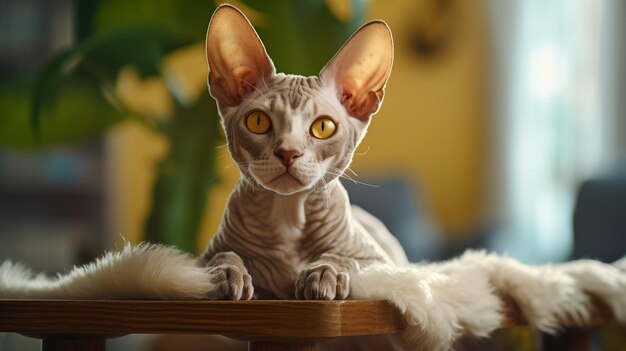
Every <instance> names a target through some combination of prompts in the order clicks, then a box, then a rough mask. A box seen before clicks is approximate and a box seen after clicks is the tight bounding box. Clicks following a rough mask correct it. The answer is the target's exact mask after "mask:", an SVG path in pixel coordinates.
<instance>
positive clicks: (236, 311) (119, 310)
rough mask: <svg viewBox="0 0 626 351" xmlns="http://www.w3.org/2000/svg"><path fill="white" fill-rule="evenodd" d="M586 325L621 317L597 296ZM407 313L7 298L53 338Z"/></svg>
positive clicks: (349, 324) (371, 326)
mask: <svg viewBox="0 0 626 351" xmlns="http://www.w3.org/2000/svg"><path fill="white" fill-rule="evenodd" d="M505 301H506V303H505V308H504V311H505V313H504V319H503V321H502V327H503V328H507V327H514V326H525V325H527V322H526V320H525V318H524V316H523V315H522V313H521V310H520V309H519V307H518V306H517V305H516V304H515V303H514V302H512V300H510V299H505ZM592 304H593V310H594V313H593V314H592V318H591V320H590V321H589V322H588V323H586V324H585V325H578V324H577V323H575V321H573V320H570V319H566V320H563V321H562V323H561V325H562V327H564V328H572V327H580V328H591V327H598V326H601V325H604V324H607V323H610V322H612V321H613V320H614V318H613V316H612V314H611V312H610V310H609V309H608V308H607V307H606V306H605V305H603V304H601V303H599V302H598V301H597V300H595V299H592ZM403 327H404V322H403V319H402V316H401V314H400V312H399V311H398V310H397V309H396V308H395V307H394V306H392V305H391V304H389V303H387V302H386V301H369V300H368V301H354V300H348V301H283V300H267V301H264V300H261V301H258V300H255V301H237V302H233V301H130V300H126V301H124V300H115V301H74V300H0V332H15V333H21V334H25V335H29V336H34V337H39V338H45V337H46V336H55V335H57V336H58V335H74V336H77V335H78V336H80V335H85V336H86V335H99V336H103V337H111V336H119V335H125V334H222V335H227V336H235V337H238V338H241V339H246V340H276V339H284V338H292V339H300V340H302V339H324V338H333V337H341V336H358V335H377V334H396V333H400V332H401V331H402V329H403Z"/></svg>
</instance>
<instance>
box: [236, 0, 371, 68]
mask: <svg viewBox="0 0 626 351" xmlns="http://www.w3.org/2000/svg"><path fill="white" fill-rule="evenodd" d="M244 2H245V3H246V4H247V5H248V6H250V7H251V8H253V9H255V10H257V11H260V12H261V13H262V14H264V17H265V18H266V19H267V20H266V21H264V23H261V24H259V25H257V26H255V28H256V29H257V31H258V32H259V36H260V37H261V39H262V40H263V43H264V44H265V47H266V49H267V51H268V53H269V55H270V57H271V58H272V60H273V61H274V64H275V65H276V68H277V70H278V71H279V72H285V73H295V74H301V75H317V74H318V73H319V72H320V70H321V69H322V67H324V65H325V64H326V63H327V62H328V61H329V60H330V59H331V58H332V57H333V55H334V54H335V52H337V50H339V48H340V47H341V45H342V44H343V43H344V42H345V41H346V40H347V39H348V38H349V37H350V35H352V33H354V31H355V30H356V29H357V28H358V27H359V25H360V24H361V22H362V21H363V18H364V11H365V1H364V0H353V1H351V6H352V16H351V17H350V19H349V20H348V21H347V22H343V21H341V20H340V19H338V18H337V17H336V16H334V15H333V14H332V13H331V11H330V9H329V8H328V6H327V4H326V2H325V1H319V0H300V1H294V0H274V1H253V0H246V1H244Z"/></svg>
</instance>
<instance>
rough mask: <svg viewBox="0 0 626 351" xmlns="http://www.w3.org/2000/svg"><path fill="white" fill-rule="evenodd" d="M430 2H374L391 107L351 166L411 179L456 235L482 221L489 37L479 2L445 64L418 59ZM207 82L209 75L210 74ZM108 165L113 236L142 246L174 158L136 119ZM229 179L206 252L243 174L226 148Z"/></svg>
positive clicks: (213, 211) (115, 133)
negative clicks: (417, 34) (386, 57)
mask: <svg viewBox="0 0 626 351" xmlns="http://www.w3.org/2000/svg"><path fill="white" fill-rule="evenodd" d="M423 3H425V2H424V1H400V0H388V1H382V0H379V1H374V2H372V3H371V13H370V17H371V18H382V19H384V20H385V21H387V22H388V23H389V25H390V27H391V28H392V31H393V33H394V40H395V48H396V56H395V65H394V70H393V72H392V76H391V79H390V81H389V84H388V88H387V91H386V95H385V102H384V104H383V107H382V109H381V111H380V112H379V114H378V115H376V117H375V118H374V121H373V122H372V125H371V127H370V130H369V133H368V135H367V136H366V138H365V139H364V141H363V144H362V145H361V147H360V150H359V152H361V153H363V152H366V154H365V155H363V156H357V157H355V160H354V166H353V167H352V168H353V169H354V170H355V171H356V172H357V173H359V175H360V176H361V178H362V177H363V176H368V175H369V176H377V175H379V174H381V173H385V174H389V173H394V174H403V175H406V176H407V177H408V178H409V179H411V180H412V181H413V182H415V184H417V187H418V188H419V189H420V194H421V196H423V197H424V198H425V200H426V203H427V204H429V205H430V206H431V212H432V213H433V214H434V215H435V216H436V218H437V219H438V220H439V221H440V222H441V224H442V229H443V230H444V231H445V232H446V233H448V235H451V236H455V235H461V234H463V233H468V232H471V231H472V230H474V229H476V228H477V227H479V226H480V225H481V224H482V209H483V200H484V189H483V179H484V168H485V156H484V154H483V149H484V145H483V140H484V137H485V128H486V126H485V121H486V118H485V117H486V116H485V115H486V104H485V94H486V73H487V70H486V68H487V67H486V65H487V55H486V30H485V28H484V13H483V8H482V3H481V2H480V1H457V2H456V3H457V4H458V5H459V6H460V8H459V9H458V13H457V14H456V16H457V17H456V18H458V23H456V24H457V25H458V27H457V30H456V34H455V35H454V36H453V41H452V43H451V46H450V48H449V50H448V52H447V53H446V54H445V55H443V56H442V57H441V59H439V60H433V61H424V60H420V59H418V58H417V57H416V56H415V55H414V54H413V53H412V52H411V50H410V49H409V45H408V36H407V33H408V30H409V29H410V26H411V25H412V23H415V21H418V20H419V19H420V18H422V17H423V12H424V9H423V8H422V7H420V5H418V4H423ZM202 74H203V75H204V73H202ZM109 134H110V135H109V137H108V142H107V145H109V147H108V148H107V150H108V152H107V158H108V160H109V161H108V163H109V169H110V170H111V171H110V174H109V176H108V179H109V181H108V183H107V184H108V186H107V188H108V191H107V194H108V199H109V201H108V208H109V211H108V221H107V222H108V223H109V225H110V228H109V230H108V231H109V232H110V233H111V234H113V235H117V234H122V235H124V236H125V237H126V238H128V239H129V240H130V241H132V242H137V241H139V240H140V233H141V231H142V230H141V228H142V225H143V221H144V219H145V216H146V215H147V211H148V209H149V203H150V196H149V195H150V191H151V189H152V181H153V179H154V174H153V171H152V167H154V165H155V163H156V160H158V158H159V157H161V156H162V155H164V153H165V152H166V151H167V143H166V141H164V140H163V139H161V138H159V137H158V136H156V135H154V134H152V133H151V132H149V131H147V130H145V129H144V128H142V127H140V126H139V125H138V124H137V123H133V122H129V123H125V124H123V125H121V126H118V127H116V128H115V129H114V130H112V131H111V133H109ZM219 152H220V154H221V156H220V157H219V163H218V168H217V169H218V170H219V172H221V178H220V179H221V182H220V184H219V185H218V186H217V188H215V189H214V191H213V193H212V195H211V198H210V200H209V206H208V208H207V215H206V216H205V220H204V222H203V224H202V235H201V237H200V238H199V249H200V250H202V248H203V247H204V246H205V245H206V243H207V242H208V240H209V239H210V237H211V235H212V234H213V233H214V232H215V228H216V227H217V225H218V224H219V220H220V217H221V214H222V210H223V205H224V203H225V201H226V199H227V197H228V194H229V192H230V189H232V186H233V184H234V183H235V182H236V180H237V177H238V174H237V170H236V168H235V167H232V166H231V165H232V163H231V161H230V158H229V157H228V155H227V154H226V152H227V150H226V149H225V148H221V149H219Z"/></svg>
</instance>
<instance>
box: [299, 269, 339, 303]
mask: <svg viewBox="0 0 626 351" xmlns="http://www.w3.org/2000/svg"><path fill="white" fill-rule="evenodd" d="M349 284H350V276H349V275H348V273H344V272H340V273H338V272H337V270H336V269H335V268H334V267H333V266H331V265H329V264H321V265H319V266H316V267H312V268H307V269H305V270H304V271H302V272H300V276H299V277H298V280H296V298H297V299H299V300H345V299H346V298H347V297H348V293H349V292H350V285H349Z"/></svg>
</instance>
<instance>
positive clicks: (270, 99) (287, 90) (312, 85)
mask: <svg viewBox="0 0 626 351" xmlns="http://www.w3.org/2000/svg"><path fill="white" fill-rule="evenodd" d="M255 109H261V110H263V111H267V112H273V113H276V114H279V115H287V116H289V117H292V118H298V117H314V116H320V115H332V116H334V117H336V118H341V114H342V113H344V112H343V109H342V106H341V103H340V102H339V100H338V99H337V94H336V90H335V88H334V86H332V85H328V84H326V85H325V84H323V81H322V80H321V79H320V78H319V77H317V76H309V77H304V76H299V75H293V74H284V73H277V74H275V75H274V76H272V77H268V78H264V79H263V80H262V82H260V84H258V85H257V87H256V88H255V90H254V91H253V92H252V93H251V94H250V96H249V98H247V99H244V100H243V101H242V103H241V104H240V105H238V106H236V107H235V108H225V109H223V110H222V111H221V112H222V117H231V116H233V115H237V114H245V113H247V112H249V111H251V110H255Z"/></svg>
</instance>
